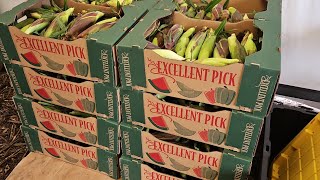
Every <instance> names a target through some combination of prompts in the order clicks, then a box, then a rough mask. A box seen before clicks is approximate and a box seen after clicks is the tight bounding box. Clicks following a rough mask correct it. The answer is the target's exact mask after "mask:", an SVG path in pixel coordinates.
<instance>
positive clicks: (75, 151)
mask: <svg viewBox="0 0 320 180" xmlns="http://www.w3.org/2000/svg"><path fill="white" fill-rule="evenodd" d="M38 134H39V139H40V144H41V148H42V152H43V153H44V154H47V155H50V156H53V157H55V158H61V159H63V160H64V161H67V162H70V163H72V164H77V165H79V166H82V167H85V168H90V169H94V170H97V169H98V156H97V149H96V148H94V147H86V148H84V147H81V146H78V145H75V144H71V143H68V142H65V141H61V140H58V139H55V138H52V137H50V136H48V135H47V134H45V133H44V132H41V131H38Z"/></svg>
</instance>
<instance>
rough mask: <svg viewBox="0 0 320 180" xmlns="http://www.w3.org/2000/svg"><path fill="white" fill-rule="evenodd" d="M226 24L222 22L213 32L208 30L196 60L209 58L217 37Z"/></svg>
mask: <svg viewBox="0 0 320 180" xmlns="http://www.w3.org/2000/svg"><path fill="white" fill-rule="evenodd" d="M226 23H227V21H226V20H224V21H223V22H222V23H220V25H219V27H218V28H217V29H216V30H215V31H214V30H213V29H212V28H210V30H209V32H208V35H207V38H206V40H205V41H204V43H203V45H202V47H201V50H200V53H199V57H198V59H206V58H209V57H211V55H212V52H213V49H214V45H215V42H216V39H217V36H218V35H219V34H220V33H221V32H222V31H223V30H224V27H225V25H226Z"/></svg>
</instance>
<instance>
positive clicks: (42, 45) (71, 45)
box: [9, 26, 91, 77]
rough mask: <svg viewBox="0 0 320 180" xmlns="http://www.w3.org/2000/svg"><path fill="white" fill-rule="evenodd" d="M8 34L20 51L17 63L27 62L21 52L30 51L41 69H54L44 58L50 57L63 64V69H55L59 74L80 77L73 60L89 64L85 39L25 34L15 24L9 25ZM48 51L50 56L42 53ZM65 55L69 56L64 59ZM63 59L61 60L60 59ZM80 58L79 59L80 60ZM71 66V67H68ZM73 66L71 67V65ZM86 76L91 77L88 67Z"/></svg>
mask: <svg viewBox="0 0 320 180" xmlns="http://www.w3.org/2000/svg"><path fill="white" fill-rule="evenodd" d="M9 31H10V34H11V36H12V38H13V42H14V44H15V47H16V49H17V51H18V52H19V53H20V54H19V57H20V60H21V61H20V62H14V63H17V64H21V65H24V64H29V62H28V61H26V59H25V58H24V55H23V54H26V53H30V52H32V53H33V55H34V56H35V57H36V59H37V60H38V61H39V62H40V63H39V64H40V66H41V69H43V70H45V71H55V70H54V69H51V68H50V66H48V65H49V64H48V63H47V61H46V60H45V59H50V60H51V61H54V62H56V63H58V64H61V65H63V69H61V70H56V72H58V73H59V74H71V75H74V76H78V77H81V76H79V75H77V74H76V72H75V70H74V68H73V67H74V66H73V64H74V62H75V61H80V62H82V63H84V64H86V65H89V57H88V48H87V40H86V39H77V40H75V41H61V40H58V39H52V38H45V37H41V36H30V35H28V34H25V33H24V32H22V31H21V30H20V29H18V28H16V27H15V26H10V27H9ZM47 53H50V56H49V57H48V56H45V55H43V54H47ZM66 57H69V58H68V59H66ZM62 59H63V61H62ZM80 59H81V60H80ZM70 66H71V67H70ZM72 66H73V67H72ZM86 77H91V72H90V68H88V74H87V76H86Z"/></svg>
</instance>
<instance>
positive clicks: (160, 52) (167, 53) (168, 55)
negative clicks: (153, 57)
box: [152, 49, 185, 61]
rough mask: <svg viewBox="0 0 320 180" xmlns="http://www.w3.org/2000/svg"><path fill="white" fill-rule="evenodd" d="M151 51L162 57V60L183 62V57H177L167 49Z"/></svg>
mask: <svg viewBox="0 0 320 180" xmlns="http://www.w3.org/2000/svg"><path fill="white" fill-rule="evenodd" d="M152 51H153V52H155V53H156V54H158V55H159V56H161V57H163V58H167V59H173V60H178V61H184V60H185V58H184V57H182V56H179V55H178V54H176V53H175V52H173V51H170V50H167V49H154V50H152Z"/></svg>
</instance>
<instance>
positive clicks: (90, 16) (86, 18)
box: [66, 11, 104, 38]
mask: <svg viewBox="0 0 320 180" xmlns="http://www.w3.org/2000/svg"><path fill="white" fill-rule="evenodd" d="M103 15H104V13H102V12H100V11H93V12H88V13H86V14H84V15H82V16H81V17H80V18H77V20H76V21H75V22H74V24H73V25H72V26H71V27H70V28H69V30H68V32H67V33H66V36H67V37H73V38H75V37H77V36H78V35H79V34H80V33H81V32H82V31H84V30H86V29H87V28H88V27H90V26H92V25H93V24H95V23H96V22H97V20H98V19H99V18H101V17H102V16H103Z"/></svg>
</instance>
